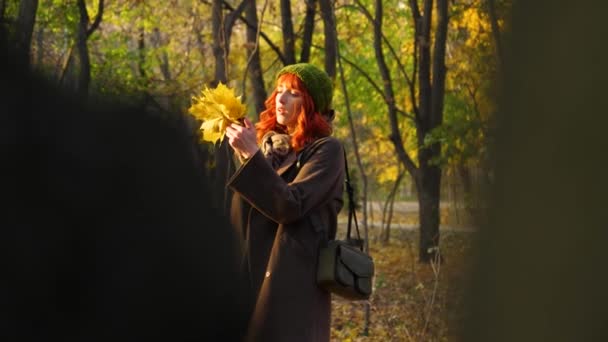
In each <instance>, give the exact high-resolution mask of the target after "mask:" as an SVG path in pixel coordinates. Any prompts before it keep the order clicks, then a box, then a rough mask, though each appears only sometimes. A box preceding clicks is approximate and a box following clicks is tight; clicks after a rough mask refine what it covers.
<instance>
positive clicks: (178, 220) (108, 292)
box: [0, 45, 248, 341]
mask: <svg viewBox="0 0 608 342" xmlns="http://www.w3.org/2000/svg"><path fill="white" fill-rule="evenodd" d="M11 52H12V51H11V49H9V48H7V47H6V46H4V45H3V46H2V51H1V52H0V56H1V57H0V68H1V69H0V75H1V81H0V111H1V115H0V120H1V121H0V133H1V134H0V138H1V140H2V141H1V143H2V144H1V146H2V147H1V148H2V150H1V151H0V156H1V158H2V163H1V171H0V172H1V175H0V182H1V185H0V189H1V191H0V193H1V194H2V197H3V198H4V200H3V201H2V202H3V203H5V204H4V205H3V207H2V213H1V214H0V220H1V221H0V222H1V223H0V225H1V227H2V228H1V229H0V253H1V254H0V259H1V260H2V261H1V265H2V266H1V269H0V277H1V278H0V340H1V341H47V340H48V341H50V340H53V341H149V340H159V341H160V340H162V341H238V340H239V339H240V336H241V334H242V333H243V331H244V328H245V323H246V321H245V320H244V317H246V313H245V307H246V305H244V303H247V302H248V298H245V297H244V295H243V294H244V293H245V292H244V291H243V290H242V289H241V288H240V285H239V284H240V283H239V282H238V274H237V272H236V266H237V260H236V259H235V252H236V248H237V247H238V246H237V245H236V244H235V242H236V240H235V239H234V237H233V235H232V231H231V229H230V228H229V225H228V223H227V221H226V220H225V219H224V217H222V216H220V215H219V211H218V210H215V209H214V208H213V207H212V205H211V200H212V194H211V192H210V190H209V189H210V186H209V184H208V180H207V179H205V178H204V174H205V172H204V170H203V165H202V160H201V156H203V157H204V155H201V154H200V153H199V151H198V150H197V146H196V140H195V137H194V136H193V132H192V129H190V128H189V125H188V124H187V121H186V120H184V118H183V117H180V116H179V115H176V116H174V117H173V119H170V118H166V117H164V118H163V117H160V116H157V115H152V114H149V113H146V112H145V111H143V110H142V109H141V108H138V107H136V106H131V105H126V104H123V103H125V102H129V101H123V100H125V99H108V98H106V99H92V103H93V105H90V106H85V105H84V104H83V103H81V102H80V101H79V99H77V98H75V96H73V95H70V94H67V93H64V92H63V91H61V90H58V89H57V88H56V87H55V86H54V85H53V84H51V83H49V82H47V81H45V80H44V79H42V78H40V77H38V76H36V75H30V74H29V73H27V72H26V71H25V69H24V68H22V67H21V66H20V65H19V64H18V62H19V61H18V60H16V59H14V58H12V55H11Z"/></svg>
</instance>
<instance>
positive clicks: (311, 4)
mask: <svg viewBox="0 0 608 342" xmlns="http://www.w3.org/2000/svg"><path fill="white" fill-rule="evenodd" d="M316 5H317V0H306V15H305V17H304V33H303V34H302V51H300V63H307V62H308V61H309V60H310V47H311V46H312V34H313V32H314V28H315V14H316ZM326 37H327V36H326Z"/></svg>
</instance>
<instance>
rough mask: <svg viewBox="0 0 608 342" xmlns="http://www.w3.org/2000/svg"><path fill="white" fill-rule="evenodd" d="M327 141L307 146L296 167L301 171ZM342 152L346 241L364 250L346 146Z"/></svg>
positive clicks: (318, 141) (320, 140) (319, 140)
mask: <svg viewBox="0 0 608 342" xmlns="http://www.w3.org/2000/svg"><path fill="white" fill-rule="evenodd" d="M325 139H326V138H321V139H318V140H316V141H315V142H313V143H312V144H311V145H309V146H307V147H306V148H305V149H304V151H302V152H301V153H300V154H299V155H298V159H297V163H296V167H297V168H298V169H300V168H301V167H302V164H303V163H304V162H306V160H308V157H309V156H310V154H312V153H313V152H314V151H315V150H316V148H317V147H318V146H319V145H320V143H321V142H323V141H324V140H325ZM342 152H343V153H344V174H345V178H344V183H345V185H346V192H347V193H348V226H347V230H346V241H348V242H349V244H352V245H355V246H356V247H358V248H359V249H361V250H363V240H362V239H361V234H360V232H359V222H358V221H357V212H356V210H355V198H354V197H355V191H354V188H353V186H352V184H351V182H350V172H349V171H348V160H347V158H346V149H345V148H344V146H342ZM353 222H354V224H355V230H356V231H357V238H356V239H351V231H352V225H353ZM325 234H326V239H325V240H328V237H327V232H325Z"/></svg>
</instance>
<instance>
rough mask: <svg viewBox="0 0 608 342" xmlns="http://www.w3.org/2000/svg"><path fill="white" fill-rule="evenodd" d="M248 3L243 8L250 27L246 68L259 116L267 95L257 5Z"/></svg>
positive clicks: (248, 28)
mask: <svg viewBox="0 0 608 342" xmlns="http://www.w3.org/2000/svg"><path fill="white" fill-rule="evenodd" d="M248 3H249V4H248V5H247V7H246V8H245V18H246V19H247V21H248V22H249V23H251V26H250V25H247V54H248V56H249V60H250V64H249V65H248V66H247V67H248V69H249V80H250V81H251V87H252V88H253V103H254V104H255V111H256V114H258V115H259V113H261V112H262V111H263V110H264V109H265V105H264V101H266V96H267V94H266V87H265V86H264V77H263V73H262V63H261V61H260V49H259V37H258V13H257V5H256V1H255V0H248Z"/></svg>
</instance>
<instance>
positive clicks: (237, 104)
mask: <svg viewBox="0 0 608 342" xmlns="http://www.w3.org/2000/svg"><path fill="white" fill-rule="evenodd" d="M192 102H193V103H192V105H191V106H190V108H188V112H189V113H190V114H192V115H193V116H194V117H195V118H196V119H198V120H201V121H202V122H203V123H202V124H201V127H200V129H201V130H202V131H203V135H202V140H203V141H208V142H212V143H217V142H218V141H221V140H222V139H224V135H225V133H226V127H227V126H228V125H229V124H230V123H239V124H240V122H239V120H240V119H242V118H243V117H244V116H245V112H246V107H245V105H244V104H243V103H242V102H241V97H240V96H238V97H237V96H236V95H235V94H234V90H233V89H231V88H228V87H227V86H226V85H224V84H222V83H221V82H220V83H219V84H218V86H217V87H216V88H215V89H209V88H207V87H205V89H204V90H203V91H202V92H201V96H198V97H197V96H194V97H193V98H192Z"/></svg>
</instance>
